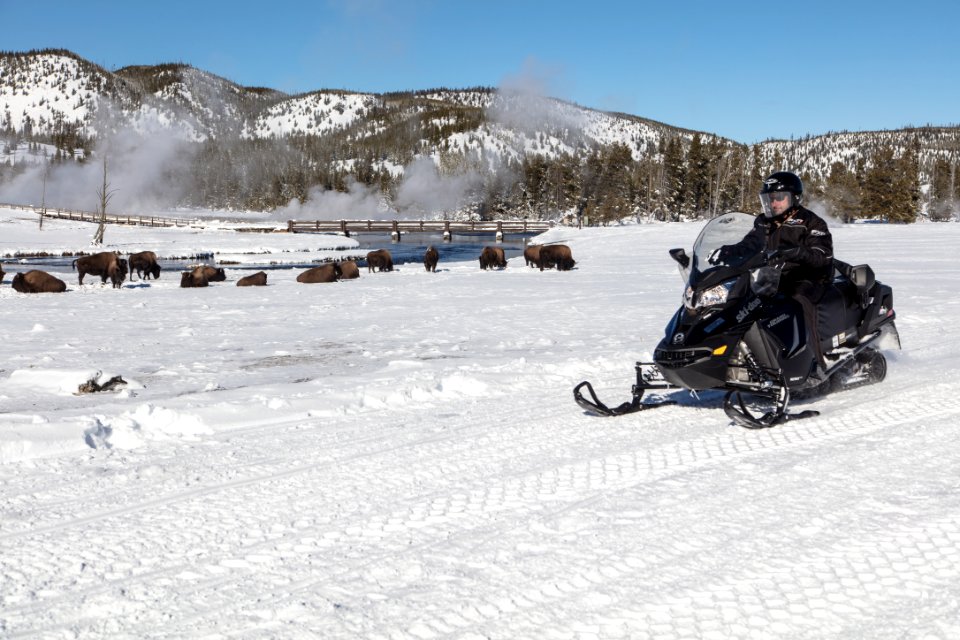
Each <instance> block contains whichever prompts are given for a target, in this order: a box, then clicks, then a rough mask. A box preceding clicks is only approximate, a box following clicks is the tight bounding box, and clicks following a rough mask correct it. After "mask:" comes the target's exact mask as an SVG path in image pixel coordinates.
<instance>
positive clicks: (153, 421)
mask: <svg viewBox="0 0 960 640" xmlns="http://www.w3.org/2000/svg"><path fill="white" fill-rule="evenodd" d="M88 424H89V425H90V426H89V427H88V428H87V429H86V430H85V431H84V434H83V436H84V442H86V443H87V445H88V446H89V447H91V448H93V449H134V448H136V447H139V446H141V445H143V444H144V443H145V442H146V441H148V440H169V439H174V438H185V439H195V438H196V437H197V436H200V435H204V434H209V433H212V432H213V431H212V429H210V427H208V426H207V425H206V424H204V423H203V421H202V420H200V418H198V417H197V416H194V415H190V414H183V413H179V412H177V411H174V410H172V409H164V408H162V407H155V406H153V405H151V404H142V405H140V406H139V407H137V408H136V410H134V411H133V412H130V411H127V412H124V413H123V414H122V415H120V416H117V417H114V418H107V417H106V416H102V415H97V416H93V417H92V418H89V419H88Z"/></svg>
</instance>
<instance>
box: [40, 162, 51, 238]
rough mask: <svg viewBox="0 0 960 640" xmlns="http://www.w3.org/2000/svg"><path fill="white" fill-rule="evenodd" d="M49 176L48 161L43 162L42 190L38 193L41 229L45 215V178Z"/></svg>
mask: <svg viewBox="0 0 960 640" xmlns="http://www.w3.org/2000/svg"><path fill="white" fill-rule="evenodd" d="M49 176H50V161H49V160H46V161H44V163H43V191H42V192H41V195H40V229H41V230H43V216H45V215H47V178H48V177H49Z"/></svg>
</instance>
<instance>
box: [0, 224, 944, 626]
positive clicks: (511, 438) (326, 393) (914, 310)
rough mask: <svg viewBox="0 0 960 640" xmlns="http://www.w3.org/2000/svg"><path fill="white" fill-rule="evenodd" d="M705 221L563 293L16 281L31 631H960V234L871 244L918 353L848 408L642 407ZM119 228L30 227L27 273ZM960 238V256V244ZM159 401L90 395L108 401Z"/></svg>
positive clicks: (8, 230) (231, 244)
mask: <svg viewBox="0 0 960 640" xmlns="http://www.w3.org/2000/svg"><path fill="white" fill-rule="evenodd" d="M700 226H701V225H700V224H695V223H681V224H641V225H630V226H619V227H609V228H587V229H583V230H575V229H570V228H559V229H555V230H553V231H551V232H549V233H547V234H545V235H544V237H542V238H541V240H546V241H564V242H566V244H568V245H569V246H570V247H571V248H572V250H573V254H574V257H575V258H576V260H577V268H576V269H574V270H573V271H569V272H557V271H545V272H540V271H537V270H534V269H530V268H528V267H526V266H525V265H524V261H523V259H522V258H514V259H511V260H510V261H509V265H508V267H507V268H506V269H504V270H502V271H481V270H480V269H479V267H478V264H477V262H476V261H467V262H452V261H445V260H444V255H443V247H442V246H441V247H439V248H440V250H441V258H440V264H439V265H438V272H437V273H435V274H433V273H427V272H426V271H425V270H424V269H423V267H422V266H421V265H417V264H405V265H401V266H400V268H399V269H397V270H396V271H394V272H392V273H367V272H366V270H364V271H362V273H361V277H360V278H359V279H358V280H354V281H345V282H339V283H333V284H314V285H304V284H299V283H297V282H296V281H295V277H296V274H297V273H298V270H296V269H291V270H274V271H270V272H269V275H268V286H266V287H250V288H241V287H236V286H235V283H236V280H237V279H238V278H239V277H240V276H242V275H245V274H246V273H249V271H241V270H240V269H236V268H233V267H232V266H230V265H228V266H227V269H226V273H227V281H226V282H219V283H213V284H212V285H211V286H210V287H208V288H205V289H180V288H179V274H177V273H172V272H169V271H164V272H163V273H161V276H160V279H159V280H149V281H140V280H137V281H129V280H128V281H127V282H125V283H124V286H123V287H122V288H121V289H119V290H118V289H112V288H111V287H110V286H109V285H108V286H101V285H100V283H99V279H98V278H93V279H88V280H85V284H84V285H82V286H80V285H78V284H77V281H76V276H75V274H73V273H62V272H61V273H59V274H57V275H59V276H62V277H63V279H64V280H65V281H66V283H67V285H68V290H67V291H66V292H65V293H61V294H38V295H25V294H20V293H17V292H15V291H14V290H13V289H12V288H11V287H10V282H11V279H12V274H13V272H15V271H19V270H24V269H26V268H29V267H27V266H26V265H24V264H17V263H16V261H15V260H10V259H8V260H4V263H3V270H4V271H6V272H7V273H6V275H5V276H4V278H3V284H2V286H0V338H2V340H0V344H2V345H3V347H2V349H0V544H2V546H3V549H4V551H3V553H2V554H0V636H2V637H10V638H22V637H43V638H73V637H81V638H91V637H147V636H149V637H169V638H184V637H211V638H218V637H233V636H242V637H271V638H302V637H317V638H383V639H387V638H391V639H398V638H410V639H427V638H468V639H479V638H511V639H513V638H630V639H637V638H714V639H727V638H845V639H846V638H923V639H930V640H932V639H943V640H946V639H948V638H957V637H960V476H958V474H957V470H958V469H960V427H958V423H960V393H958V390H960V302H958V299H957V295H956V291H955V290H956V282H957V280H958V278H960V266H958V263H957V260H956V256H955V249H954V248H953V247H954V244H960V225H956V224H916V225H910V226H888V225H869V224H859V225H841V224H839V223H834V224H833V226H832V229H833V231H834V243H835V247H836V253H837V255H838V257H840V258H842V259H844V260H846V261H847V262H851V263H854V264H856V263H860V262H869V263H870V264H871V266H872V267H873V268H874V271H875V272H876V274H877V277H878V278H879V279H880V280H882V281H883V282H885V283H888V284H890V285H892V287H893V291H894V302H895V308H896V311H897V316H898V317H897V326H898V329H899V332H900V336H901V340H902V343H903V350H902V351H899V352H893V353H888V354H887V356H888V361H889V373H888V377H887V379H886V380H885V381H884V382H882V383H881V384H879V385H876V386H873V387H866V388H860V389H855V390H851V391H847V392H843V393H838V394H835V395H832V396H828V397H826V398H822V399H819V400H817V401H815V402H813V403H798V405H799V406H816V408H817V409H818V410H820V411H821V412H822V414H821V415H820V416H819V417H817V418H812V419H808V420H802V421H797V422H792V423H788V424H786V425H783V426H780V427H776V428H773V429H769V430H762V431H750V430H745V429H741V428H738V427H736V426H733V425H731V423H730V421H729V419H728V418H727V417H726V416H725V415H724V413H723V411H722V409H721V407H720V399H721V395H719V394H717V393H713V392H705V393H701V394H700V397H699V398H695V397H692V396H690V395H689V394H687V393H681V392H674V393H672V394H670V396H671V398H672V399H675V400H677V401H678V405H677V406H668V407H664V408H661V409H657V410H656V411H650V412H646V413H640V414H633V415H629V416H624V417H620V418H596V417H591V416H587V415H585V414H584V413H583V412H582V411H581V410H580V409H579V408H578V407H577V406H576V405H575V404H574V402H573V399H572V394H571V389H572V388H573V386H574V385H575V384H576V383H577V382H579V381H581V380H584V379H589V380H591V381H592V382H593V383H594V386H595V387H596V388H597V391H598V393H599V394H600V396H601V398H603V399H605V400H608V401H611V402H620V401H621V400H626V399H628V398H629V392H630V385H631V383H632V382H633V363H634V362H635V361H636V360H638V359H648V358H650V356H651V355H652V351H653V349H654V347H655V346H656V343H657V342H658V340H659V339H660V337H661V333H662V331H663V329H664V326H665V324H666V323H667V321H668V320H669V318H670V316H671V314H672V313H673V312H674V311H675V309H676V307H677V306H678V305H679V304H680V302H681V294H682V283H681V281H680V278H679V276H678V274H677V269H676V265H675V264H674V263H673V261H672V260H671V259H670V258H669V256H668V255H667V250H668V249H670V248H672V247H685V248H686V249H687V250H688V251H689V249H690V247H691V245H692V244H693V241H694V240H695V238H696V236H697V234H698V233H699V230H700ZM93 231H94V227H93V226H92V225H84V224H82V223H76V222H65V221H57V220H47V221H45V223H44V227H43V230H42V231H41V230H39V228H38V224H37V219H36V216H35V215H34V214H32V213H27V212H23V211H17V210H9V209H0V255H4V254H12V253H15V252H17V251H24V250H29V251H34V250H39V249H46V250H48V251H50V250H53V249H57V248H59V249H62V250H71V251H77V250H84V251H90V250H91V247H90V246H89V242H90V238H92V235H93ZM955 241H957V242H955ZM329 242H332V243H333V244H337V243H339V242H343V239H342V238H335V237H332V236H328V237H323V236H300V235H296V236H293V235H287V234H266V235H263V234H248V233H236V232H231V231H228V230H225V229H222V228H219V229H218V228H213V227H210V228H207V229H205V230H199V229H149V228H135V227H126V228H124V227H114V226H110V227H108V228H107V229H106V245H105V246H104V247H103V249H105V250H113V249H118V250H120V251H122V252H123V253H130V252H133V251H139V250H146V249H150V250H153V251H155V252H157V253H158V254H159V255H160V256H161V257H164V256H181V255H184V252H186V251H188V250H190V251H197V252H200V253H205V254H212V255H213V256H215V258H216V259H220V260H222V259H223V258H222V256H227V255H230V256H248V257H247V258H243V260H244V261H249V262H267V261H269V260H270V259H273V258H276V257H278V256H282V255H283V254H284V252H294V251H296V252H304V254H305V255H310V256H314V257H320V256H323V255H331V254H335V253H336V251H335V250H334V249H332V245H330V244H326V243H329ZM114 376H120V377H121V378H122V379H123V380H124V381H126V383H127V384H126V385H120V386H118V387H117V388H115V389H114V390H111V391H105V392H99V393H79V391H78V389H79V386H80V385H81V384H83V383H85V382H88V381H89V380H91V379H92V380H95V381H98V382H100V383H103V382H105V381H107V380H109V379H110V378H112V377H114Z"/></svg>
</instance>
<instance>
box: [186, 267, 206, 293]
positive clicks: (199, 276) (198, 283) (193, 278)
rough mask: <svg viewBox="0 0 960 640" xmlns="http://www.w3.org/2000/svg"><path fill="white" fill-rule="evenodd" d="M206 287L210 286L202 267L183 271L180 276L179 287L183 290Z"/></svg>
mask: <svg viewBox="0 0 960 640" xmlns="http://www.w3.org/2000/svg"><path fill="white" fill-rule="evenodd" d="M207 286H210V280H209V279H207V274H206V273H205V272H204V268H203V267H194V268H193V269H191V270H190V271H184V272H183V273H181V274H180V287H181V288H183V289H192V288H194V287H207Z"/></svg>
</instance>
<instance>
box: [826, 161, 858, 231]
mask: <svg viewBox="0 0 960 640" xmlns="http://www.w3.org/2000/svg"><path fill="white" fill-rule="evenodd" d="M824 199H825V200H826V201H827V204H828V205H829V206H830V210H831V213H832V214H833V215H834V216H836V217H838V218H840V219H841V220H843V221H844V222H853V220H854V219H855V218H857V216H858V214H859V211H860V185H859V184H858V183H857V176H856V175H855V174H854V173H853V172H852V171H850V170H849V169H847V165H845V164H844V163H842V162H834V163H833V165H831V167H830V175H829V176H828V177H827V184H826V187H825V189H824Z"/></svg>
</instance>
